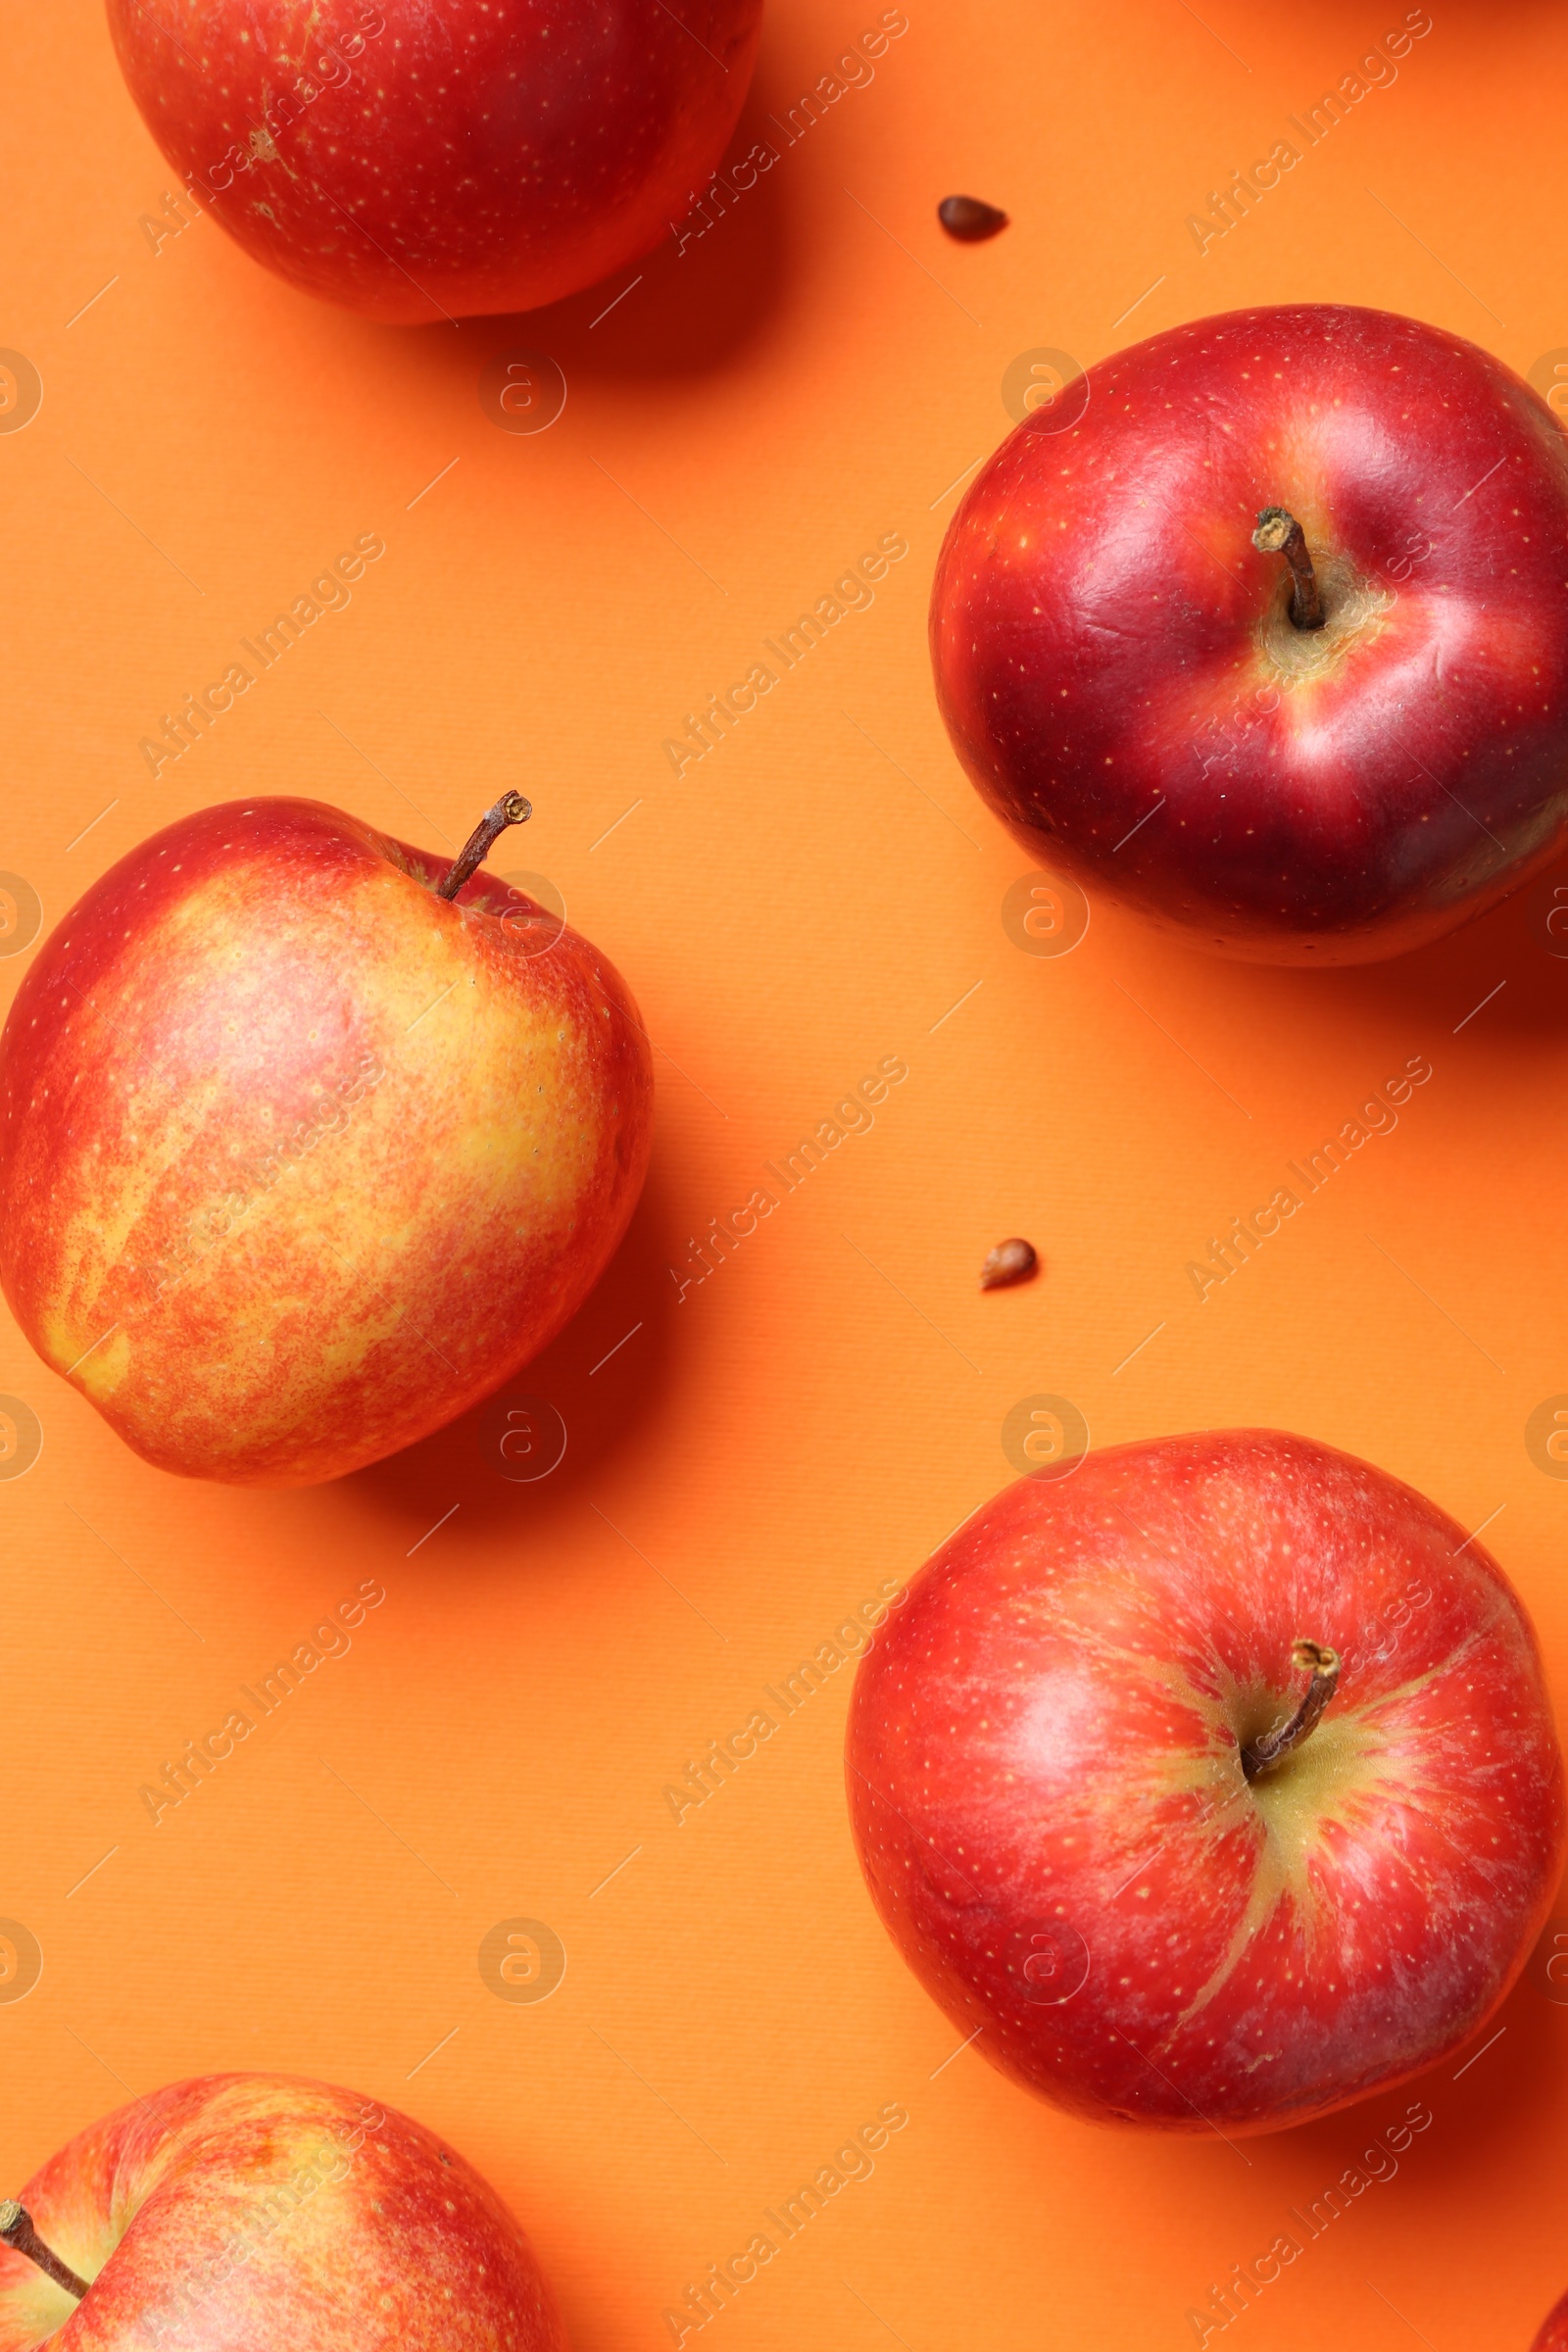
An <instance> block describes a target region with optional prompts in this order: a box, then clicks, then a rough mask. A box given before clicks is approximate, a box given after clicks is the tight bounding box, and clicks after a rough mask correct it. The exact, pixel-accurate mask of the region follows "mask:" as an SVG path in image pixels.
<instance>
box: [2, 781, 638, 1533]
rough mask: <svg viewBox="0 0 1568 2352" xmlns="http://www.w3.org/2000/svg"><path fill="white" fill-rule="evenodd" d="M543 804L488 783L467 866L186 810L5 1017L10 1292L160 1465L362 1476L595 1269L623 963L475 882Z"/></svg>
mask: <svg viewBox="0 0 1568 2352" xmlns="http://www.w3.org/2000/svg"><path fill="white" fill-rule="evenodd" d="M526 813H527V803H526V802H525V801H522V800H521V799H520V797H519V796H509V797H508V799H507V800H505V801H503V802H501V803H498V804H497V808H496V809H494V810H492V811H491V812H490V815H489V816H488V817H487V818H486V819H485V821H484V823H483V824H482V825H481V826H480V827H479V829H478V831H477V832H476V833H475V835H474V836H473V839H472V841H470V843H469V844H468V845H467V848H466V850H465V852H464V854H463V857H462V858H460V859H459V860H458V861H457V863H456V865H454V866H452V867H451V869H450V870H448V866H447V861H446V860H445V859H441V858H432V857H431V856H429V855H428V854H427V853H425V852H423V851H419V850H415V849H410V848H408V847H407V846H405V845H404V844H403V843H401V842H398V841H394V840H392V839H390V838H389V837H388V836H386V835H385V834H381V833H377V832H375V831H374V830H372V828H371V827H370V826H368V825H366V824H362V823H361V822H359V820H358V819H356V818H354V817H352V816H347V815H345V814H343V813H342V812H341V811H340V810H337V809H329V808H326V807H324V806H322V805H321V804H320V803H319V802H315V801H304V800H281V799H278V800H273V799H260V800H252V801H245V802H232V803H229V804H227V805H226V806H222V807H219V808H213V809H201V810H199V811H198V812H197V813H196V814H194V815H191V816H188V817H183V818H181V819H180V820H179V821H178V822H177V823H175V824H172V825H171V826H169V827H168V828H167V829H166V830H165V831H164V832H162V833H159V834H155V835H154V836H153V837H152V839H151V840H149V841H145V842H143V843H142V844H141V846H140V847H139V848H138V849H135V850H132V851H131V852H130V854H129V856H128V857H125V858H122V859H121V861H120V863H119V864H118V865H116V866H114V867H113V868H112V869H111V870H110V872H108V873H107V874H105V875H104V876H103V878H102V879H101V880H100V881H98V882H97V883H95V884H94V885H93V887H92V888H91V889H90V890H89V891H88V892H87V893H86V895H85V897H84V898H82V899H81V900H79V901H78V903H77V904H76V906H75V907H73V909H72V910H71V912H70V913H69V914H68V915H67V916H66V918H65V919H64V921H63V922H61V923H60V924H59V925H58V927H57V928H56V930H55V931H54V933H53V934H52V936H51V937H50V938H49V940H48V941H47V942H46V943H45V945H44V947H43V948H42V949H41V950H40V951H39V954H38V956H37V959H36V961H35V962H34V964H33V966H32V968H31V970H30V971H29V972H28V974H27V976H26V978H25V981H24V983H23V985H22V988H21V990H20V992H19V993H18V996H17V999H16V1002H15V1004H14V1005H13V1007H12V1010H11V1015H10V1018H9V1020H8V1021H7V1023H6V1026H5V1031H4V1034H3V1036H0V1284H3V1287H4V1291H5V1295H6V1298H7V1299H8V1300H9V1301H10V1304H11V1307H12V1310H13V1312H14V1313H15V1314H16V1317H17V1320H18V1321H19V1323H20V1324H21V1325H22V1328H23V1330H24V1331H25V1333H26V1335H27V1337H28V1339H29V1340H31V1342H32V1344H33V1346H34V1347H35V1348H37V1350H38V1352H39V1353H40V1355H42V1356H43V1358H44V1359H45V1361H46V1362H47V1363H49V1364H51V1365H52V1366H53V1367H54V1369H55V1370H56V1371H57V1372H60V1373H61V1374H63V1375H64V1376H65V1377H66V1378H68V1379H69V1380H70V1381H71V1382H72V1384H73V1386H74V1387H76V1388H78V1389H79V1390H81V1391H82V1393H83V1394H84V1395H85V1396H87V1397H89V1398H90V1399H91V1400H92V1402H93V1403H94V1404H95V1405H96V1406H97V1407H98V1409H99V1411H100V1412H102V1414H103V1415H104V1417H105V1419H106V1420H108V1421H109V1422H110V1423H111V1425H112V1426H113V1427H114V1428H115V1429H116V1430H117V1431H118V1432H119V1433H120V1435H121V1436H122V1437H123V1439H124V1440H125V1442H126V1443H127V1444H128V1445H130V1446H134V1447H135V1449H136V1451H137V1452H138V1453H141V1454H143V1455H145V1456H146V1458H147V1459H148V1460H149V1461H151V1462H155V1463H157V1464H159V1465H160V1466H161V1467H162V1468H164V1469H167V1470H172V1471H178V1472H181V1473H183V1474H185V1475H187V1476H190V1477H196V1478H213V1479H222V1480H228V1481H232V1482H235V1483H238V1484H242V1485H253V1486H304V1485H311V1484H314V1483H316V1482H318V1481H320V1480H323V1479H329V1478H335V1477H337V1476H339V1475H340V1474H341V1473H343V1472H345V1471H348V1470H353V1469H357V1468H359V1467H360V1466H362V1465H363V1464H365V1463H367V1462H372V1461H375V1460H377V1459H379V1458H380V1457H381V1456H382V1455H384V1454H388V1453H391V1452H394V1451H395V1450H396V1449H397V1448H398V1447H400V1446H407V1445H409V1444H410V1443H411V1442H412V1441H413V1440H415V1439H417V1438H420V1437H423V1436H425V1435H426V1434H427V1433H428V1432H429V1431H431V1430H433V1429H437V1428H439V1427H441V1426H442V1425H443V1424H444V1423H445V1422H447V1421H450V1420H451V1419H453V1418H454V1417H455V1416H456V1415H457V1414H459V1413H461V1412H463V1411H465V1410H466V1408H467V1407H468V1406H469V1405H471V1404H473V1403H475V1402H477V1401H478V1400H479V1399H480V1398H481V1397H484V1396H486V1395H487V1394H488V1393H489V1392H490V1391H491V1390H492V1389H494V1388H495V1387H496V1386H497V1385H498V1384H499V1383H500V1382H501V1381H503V1380H504V1379H506V1378H507V1376H508V1375H509V1374H510V1373H512V1372H514V1371H515V1369H516V1368H517V1366H518V1365H520V1364H522V1363H524V1362H526V1361H527V1359H528V1358H529V1357H530V1356H532V1355H534V1354H535V1353H537V1351H538V1350H539V1349H540V1348H542V1347H544V1346H545V1345H546V1343H547V1342H548V1341H549V1340H551V1339H553V1338H554V1337H555V1335H556V1333H557V1332H559V1331H560V1330H561V1328H562V1326H563V1325H564V1323H565V1322H566V1321H567V1320H568V1318H569V1317H570V1316H571V1315H572V1314H574V1313H575V1312H576V1310H577V1308H578V1307H579V1306H580V1305H581V1304H582V1301H583V1299H585V1298H586V1297H587V1295H588V1293H589V1291H590V1290H591V1289H592V1287H593V1285H594V1284H595V1282H596V1281H597V1280H598V1278H599V1276H600V1274H601V1273H602V1272H603V1270H604V1268H605V1265H606V1264H607V1262H608V1260H609V1259H610V1257H611V1255H612V1253H613V1250H614V1249H615V1247H616V1245H617V1244H618V1242H619V1241H620V1239H621V1236H622V1235H623V1233H624V1232H625V1229H626V1225H627V1222H628V1220H629V1218H630V1216H631V1213H632V1210H633V1208H634V1207H635V1205H636V1201H637V1198H638V1194H639V1192H640V1191H641V1188H642V1183H643V1178H644V1176H645V1174H646V1172H647V1165H648V1154H649V1147H650V1141H651V1122H652V1105H653V1077H652V1061H651V1055H650V1051H649V1046H648V1040H647V1037H646V1035H645V1033H644V1030H643V1027H642V1024H641V1021H640V1019H639V1018H638V1015H637V1011H636V1007H635V1006H634V1005H633V1003H632V1000H631V998H630V995H629V994H628V992H627V990H626V988H625V986H624V984H623V982H622V981H621V979H620V978H619V976H618V974H617V973H616V972H615V971H614V969H613V966H612V965H611V964H610V963H609V962H608V961H607V960H606V959H605V957H604V956H601V955H599V953H598V952H597V950H595V949H594V948H593V947H592V946H591V945H590V944H589V943H588V942H587V941H586V940H584V939H581V938H579V937H578V936H577V934H576V933H575V932H573V931H571V930H569V929H560V928H559V926H558V923H557V920H556V918H555V917H554V916H552V915H548V914H546V913H545V912H544V911H543V910H542V909H541V908H539V907H536V906H535V905H534V903H533V901H532V900H530V899H528V898H526V897H524V896H523V895H522V894H521V893H520V892H518V891H515V890H513V889H511V888H510V887H509V886H508V885H507V884H505V883H503V882H500V881H497V880H494V879H492V878H491V877H490V876H488V875H487V874H485V873H483V872H482V871H477V870H475V869H476V868H477V867H478V864H479V860H480V859H481V858H482V857H483V855H484V853H485V851H486V850H487V849H488V848H489V846H490V844H491V842H493V840H494V839H495V837H496V836H497V834H499V832H500V831H501V830H502V829H503V827H504V825H506V824H507V823H512V822H517V821H520V818H521V817H522V816H524V815H526ZM455 878H456V879H455ZM443 894H449V895H443Z"/></svg>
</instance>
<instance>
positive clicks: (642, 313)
mask: <svg viewBox="0 0 1568 2352" xmlns="http://www.w3.org/2000/svg"><path fill="white" fill-rule="evenodd" d="M765 40H766V35H765V30H764V55H763V56H762V58H761V59H760V61H759V65H758V71H757V74H756V75H755V76H754V78H753V82H752V87H751V89H750V91H749V92H748V94H747V99H746V103H745V105H744V107H743V108H742V110H741V116H740V121H739V122H738V123H737V124H736V127H735V130H734V132H733V133H732V135H731V137H730V139H729V141H728V143H727V144H726V146H725V149H724V153H723V157H722V159H721V161H720V164H719V170H720V171H721V172H725V173H726V175H727V173H728V171H729V169H730V167H732V166H733V165H735V164H736V163H739V162H741V161H743V159H744V158H746V157H747V156H748V155H749V154H750V152H751V150H752V148H753V147H754V146H755V145H756V144H758V143H759V142H761V143H764V144H766V145H767V146H769V147H770V148H771V149H772V150H773V152H774V154H775V155H776V156H777V158H778V160H777V161H776V162H775V163H774V164H773V165H772V166H771V167H770V168H769V169H768V170H767V171H765V172H760V173H759V174H757V175H756V176H755V180H754V184H752V185H751V186H750V187H748V188H745V189H739V190H737V189H733V188H732V189H731V190H730V192H729V193H728V194H727V195H724V196H722V198H721V201H722V203H723V207H724V209H723V210H722V212H719V211H718V210H717V209H716V207H710V208H709V209H708V211H698V210H696V209H692V210H690V211H688V212H687V214H686V216H685V218H684V219H683V221H681V222H679V223H676V222H672V223H671V224H670V232H669V234H667V235H666V236H665V237H664V238H663V240H662V242H661V243H660V244H658V245H656V246H655V247H654V249H653V250H652V252H650V253H648V254H646V255H644V256H643V257H642V258H641V259H640V260H637V261H634V262H630V263H627V264H626V265H624V266H623V267H622V268H620V269H618V270H615V271H614V272H613V274H612V275H611V276H610V277H607V278H604V279H602V280H601V281H600V282H599V284H597V285H594V286H589V287H586V288H584V290H583V291H582V292H581V293H578V294H572V295H568V296H566V297H565V298H564V300H562V301H560V302H556V303H551V304H548V305H546V307H545V308H544V309H542V310H535V311H515V312H498V313H491V314H487V315H486V316H483V317H478V318H469V319H455V320H454V319H444V318H441V319H437V318H432V319H430V320H429V321H428V322H420V323H418V324H416V325H406V326H391V325H386V324H383V323H379V322H376V321H372V320H368V319H358V318H355V317H354V316H353V315H352V314H348V313H340V314H338V315H337V324H338V327H339V329H340V331H341V332H342V333H343V334H344V335H345V336H346V337H347V338H349V339H351V340H352V342H353V343H354V346H355V351H354V358H355V362H356V364H357V365H366V364H368V365H369V366H370V367H372V368H374V370H375V372H376V373H377V374H384V373H385V370H386V365H387V360H388V356H389V354H390V356H391V357H392V358H393V359H394V360H395V361H396V362H397V363H398V364H399V365H400V366H401V368H402V369H403V371H404V373H405V376H406V377H407V378H408V379H410V380H411V381H415V382H417V381H418V380H419V379H421V378H422V379H423V380H424V381H425V382H426V383H428V384H429V385H430V386H431V387H432V389H433V390H434V391H435V392H436V393H437V394H438V395H440V396H442V397H446V398H451V397H453V395H454V394H456V395H457V396H458V397H460V398H461V399H462V400H463V401H464V402H466V401H469V400H473V399H474V398H475V387H477V386H482V385H483V383H484V382H485V380H486V376H487V371H489V370H491V369H492V368H493V366H494V364H495V363H498V362H502V361H504V360H506V359H508V358H520V357H521V356H522V354H523V353H525V352H526V353H530V354H539V353H543V354H545V355H547V356H548V358H549V359H550V360H552V361H554V363H555V364H556V366H557V367H558V368H560V369H561V371H562V374H563V375H564V378H565V381H566V386H567V395H568V413H569V391H570V387H571V385H572V384H573V383H574V382H578V381H581V380H585V379H588V380H594V379H597V380H602V381H610V382H624V381H628V380H629V381H633V382H635V381H646V380H652V379H669V378H681V377H697V376H703V375H708V374H712V373H714V372H716V371H718V370H720V369H722V368H724V367H726V366H727V365H728V364H729V363H730V362H731V361H732V360H733V359H734V358H735V357H736V356H737V355H738V354H739V353H740V352H741V351H742V350H744V348H745V347H746V345H747V344H749V343H750V342H751V341H752V340H753V339H754V338H755V337H756V336H757V335H758V334H759V333H760V331H761V330H762V329H763V327H764V326H765V324H766V323H767V321H768V319H769V318H770V316H771V315H772V313H773V312H774V311H775V310H776V308H777V307H778V304H779V301H780V297H781V295H782V292H783V290H784V287H785V285H786V282H787V279H788V276H789V267H790V266H789V259H788V256H789V253H790V250H791V243H792V240H791V237H790V234H789V219H790V213H791V208H792V203H793V196H792V181H791V174H790V172H789V171H788V168H787V150H786V148H785V139H784V134H783V133H782V132H781V131H780V128H779V126H778V123H776V121H775V119H774V116H773V114H772V113H771V111H770V109H771V108H772V107H773V106H776V105H777V104H779V103H780V101H779V99H778V96H777V93H776V91H774V90H773V89H772V88H771V86H770V80H769V75H768V70H767V58H766V55H765ZM774 78H776V74H775V76H774ZM780 86H781V87H782V84H780ZM743 176H744V174H743ZM697 193H699V191H694V192H693V194H694V198H695V195H696V194H697ZM479 406H480V409H481V413H482V414H484V415H485V416H487V417H490V420H491V422H492V423H494V424H495V425H497V426H498V427H501V426H503V425H504V424H505V423H506V419H505V418H504V417H502V415H501V412H500V409H499V406H498V405H487V404H486V402H485V400H484V397H483V394H482V392H481V393H480V396H479ZM513 429H515V428H513Z"/></svg>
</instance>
